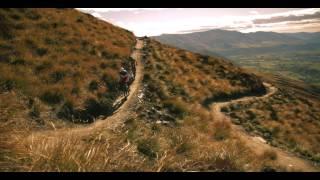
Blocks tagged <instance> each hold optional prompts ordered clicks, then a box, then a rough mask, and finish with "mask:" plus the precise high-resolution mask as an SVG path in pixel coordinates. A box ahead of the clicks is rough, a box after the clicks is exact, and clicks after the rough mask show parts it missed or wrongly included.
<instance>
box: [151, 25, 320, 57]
mask: <svg viewBox="0 0 320 180" xmlns="http://www.w3.org/2000/svg"><path fill="white" fill-rule="evenodd" d="M154 38H155V39H157V40H159V41H160V42H162V43H166V44H170V45H173V46H177V47H180V48H184V49H188V50H191V51H195V52H199V53H206V54H211V53H212V54H216V53H218V54H221V55H223V56H227V57H228V56H233V55H239V54H241V53H242V54H247V53H249V54H250V55H252V54H257V53H259V54H261V53H277V52H283V51H284V50H285V51H296V50H297V49H299V50H310V49H309V48H310V47H312V48H313V49H315V48H317V49H319V48H320V43H319V40H320V33H274V32H255V33H241V32H238V31H227V30H210V31H205V32H196V33H190V34H164V35H161V36H155V37H154Z"/></svg>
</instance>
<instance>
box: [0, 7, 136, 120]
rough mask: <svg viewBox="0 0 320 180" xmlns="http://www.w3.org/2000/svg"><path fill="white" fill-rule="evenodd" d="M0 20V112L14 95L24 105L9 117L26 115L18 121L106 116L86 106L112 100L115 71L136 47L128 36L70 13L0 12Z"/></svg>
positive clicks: (130, 35) (132, 39) (105, 25)
mask: <svg viewBox="0 0 320 180" xmlns="http://www.w3.org/2000/svg"><path fill="white" fill-rule="evenodd" d="M0 17H1V24H0V26H1V28H0V29H2V30H1V32H0V33H1V34H0V63H1V64H0V92H1V97H0V98H1V101H2V102H7V103H9V104H8V105H6V106H5V107H4V108H5V109H3V110H1V113H3V112H5V111H7V110H9V109H8V108H10V106H11V105H12V106H15V105H14V100H12V104H11V103H10V101H8V100H6V99H5V98H10V99H15V96H16V94H17V96H18V97H19V98H23V101H24V102H23V103H22V102H21V101H20V102H19V103H20V106H19V108H15V109H14V110H15V111H16V112H15V113H11V115H15V116H16V115H18V114H19V113H20V112H21V113H22V112H23V111H29V113H28V114H29V116H25V115H23V116H22V117H24V118H25V119H26V118H27V117H28V119H38V120H39V121H42V122H43V123H44V124H47V123H48V120H55V119H57V117H56V115H58V118H60V119H67V120H70V121H72V120H75V121H92V118H96V117H97V116H98V115H105V114H108V113H107V112H91V110H90V108H91V107H92V106H95V105H96V106H99V105H100V106H106V107H107V106H109V104H110V103H109V102H107V101H113V100H114V99H115V97H116V96H117V94H116V93H115V92H116V90H115V84H116V82H117V70H118V69H119V67H120V64H121V62H122V61H123V60H126V59H127V58H129V56H130V54H131V51H132V48H133V46H134V44H135V37H134V35H133V34H132V33H131V32H129V31H127V30H124V29H121V28H118V27H114V26H113V25H111V24H109V23H106V22H103V21H101V20H98V19H96V18H94V17H93V16H91V15H88V14H83V13H81V12H78V11H77V10H74V9H0ZM6 93H9V94H11V95H3V94H6ZM102 101H103V102H102ZM95 103H96V104H95ZM94 108H95V107H94ZM81 109H87V111H85V112H84V111H81ZM6 115H7V116H5V114H1V116H5V118H6V120H9V119H12V118H13V116H10V114H6ZM71 116H72V117H71Z"/></svg>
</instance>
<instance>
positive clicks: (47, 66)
mask: <svg viewBox="0 0 320 180" xmlns="http://www.w3.org/2000/svg"><path fill="white" fill-rule="evenodd" d="M51 67H52V63H51V62H43V63H41V64H40V65H37V66H36V67H35V71H36V73H39V72H41V71H43V70H45V69H50V68H51Z"/></svg>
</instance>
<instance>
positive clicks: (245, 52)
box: [153, 30, 320, 87]
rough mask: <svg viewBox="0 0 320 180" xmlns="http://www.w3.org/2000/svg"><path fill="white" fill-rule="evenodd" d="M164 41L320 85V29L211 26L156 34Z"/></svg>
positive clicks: (157, 37) (241, 64) (158, 38)
mask: <svg viewBox="0 0 320 180" xmlns="http://www.w3.org/2000/svg"><path fill="white" fill-rule="evenodd" d="M153 38H154V39H157V40H159V41H160V42H162V43H166V44H170V45H172V46H176V47H179V48H183V49H187V50H190V51H193V52H198V53H201V54H206V55H217V54H219V55H220V56H223V57H226V58H228V59H230V60H232V62H234V63H236V64H237V65H240V66H242V67H246V68H254V69H257V70H260V71H262V72H272V73H276V74H279V75H282V76H290V77H292V78H295V79H298V80H303V81H305V82H307V83H310V84H311V85H315V86H318V87H320V80H319V78H318V77H319V74H320V63H319V62H320V54H319V52H320V32H317V33H274V32H255V33H240V32H237V31H226V30H211V31H206V32H196V33H190V34H164V35H161V36H156V37H153Z"/></svg>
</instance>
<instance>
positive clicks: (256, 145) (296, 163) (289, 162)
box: [211, 83, 319, 172]
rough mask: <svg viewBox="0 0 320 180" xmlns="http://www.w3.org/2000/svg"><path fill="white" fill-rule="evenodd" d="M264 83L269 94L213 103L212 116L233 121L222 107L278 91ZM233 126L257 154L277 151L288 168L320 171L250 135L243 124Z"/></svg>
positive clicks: (280, 159)
mask: <svg viewBox="0 0 320 180" xmlns="http://www.w3.org/2000/svg"><path fill="white" fill-rule="evenodd" d="M263 84H264V86H265V87H266V88H267V94H265V95H264V96H260V97H256V96H253V97H243V98H240V99H235V100H231V101H227V102H219V103H214V104H212V105H211V113H212V116H214V117H215V119H219V120H222V121H229V122H231V119H230V118H229V117H228V116H226V115H225V114H224V113H222V112H221V108H222V107H224V106H228V105H230V104H232V103H237V102H244V101H246V102H251V101H257V100H261V99H266V98H268V97H270V96H272V95H273V94H274V93H276V92H277V88H276V87H273V86H271V85H270V84H268V83H263ZM231 124H232V123H231ZM231 127H232V129H233V130H235V131H236V132H238V135H239V138H241V139H242V140H243V141H244V142H245V143H246V145H247V146H249V147H250V149H252V150H253V151H254V152H255V153H256V154H257V155H261V154H263V153H264V152H265V151H266V150H272V151H275V152H276V153H277V159H276V162H277V164H279V165H280V166H282V167H286V168H287V170H289V171H306V172H313V171H319V169H318V168H316V167H315V166H314V165H312V163H311V162H309V161H307V160H304V159H301V158H299V157H296V156H294V155H293V154H291V153H289V152H286V151H284V150H282V149H279V148H276V147H273V146H271V145H269V144H267V143H266V141H265V140H264V139H263V138H262V137H259V136H251V135H249V134H248V133H247V132H246V131H245V130H244V129H243V128H242V127H241V126H238V125H235V124H232V125H231Z"/></svg>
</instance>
